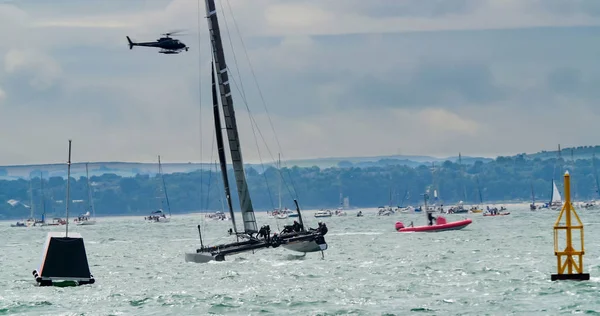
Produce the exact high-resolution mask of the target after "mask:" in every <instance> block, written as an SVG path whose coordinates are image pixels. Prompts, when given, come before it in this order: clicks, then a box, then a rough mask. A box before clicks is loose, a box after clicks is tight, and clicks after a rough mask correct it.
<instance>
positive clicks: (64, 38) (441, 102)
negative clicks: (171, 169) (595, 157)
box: [0, 0, 600, 165]
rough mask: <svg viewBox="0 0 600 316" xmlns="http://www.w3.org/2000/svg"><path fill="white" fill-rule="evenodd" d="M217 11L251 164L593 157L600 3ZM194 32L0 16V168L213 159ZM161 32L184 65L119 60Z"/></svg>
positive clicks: (256, 5) (333, 3)
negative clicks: (557, 153)
mask: <svg viewBox="0 0 600 316" xmlns="http://www.w3.org/2000/svg"><path fill="white" fill-rule="evenodd" d="M198 5H200V8H199V9H200V10H198ZM221 5H222V6H223V7H221ZM217 8H218V10H219V13H220V14H221V13H223V12H224V15H221V20H220V21H221V27H222V29H223V30H222V31H223V37H224V40H225V48H226V50H227V57H228V63H229V68H230V69H231V71H232V73H234V74H236V76H235V79H236V80H235V81H236V83H237V84H238V87H240V83H241V85H242V86H243V90H244V91H245V95H246V98H245V99H246V100H247V104H248V108H249V109H250V111H251V113H252V115H253V118H254V121H255V122H256V123H257V125H258V128H259V130H260V133H259V131H255V132H253V130H252V128H251V124H250V119H249V116H248V111H247V109H246V104H245V102H244V101H243V98H242V97H241V96H240V95H241V93H240V92H239V91H238V90H236V89H235V88H234V102H235V104H236V113H237V117H238V123H239V125H240V134H242V136H241V137H242V148H243V151H244V157H245V159H246V161H248V162H257V161H259V158H262V159H263V160H272V157H276V155H277V152H279V151H281V152H282V155H283V157H284V158H286V159H299V158H313V157H331V156H338V157H339V156H375V155H386V154H416V155H433V156H454V155H456V154H457V153H458V152H462V153H463V155H470V156H474V155H483V156H496V155H498V154H514V153H518V152H526V151H527V152H533V151H538V150H541V149H547V150H552V149H554V148H556V146H557V144H558V143H560V144H561V145H562V146H563V147H567V146H578V145H592V144H598V143H599V142H598V140H597V138H596V136H597V135H598V134H599V133H600V124H598V122H599V119H600V104H598V101H597V100H599V99H600V98H599V97H600V62H599V58H600V40H599V39H600V27H599V25H600V1H597V0H411V1H404V0H371V1H364V0H326V1H323V0H229V1H227V0H217ZM222 9H224V10H222ZM232 12H233V15H232ZM204 16H205V9H204V1H203V0H200V3H198V2H197V1H196V0H104V1H100V0H87V1H81V0H56V1H47V0H12V1H6V0H0V39H1V40H0V108H1V112H0V133H1V135H2V137H0V148H1V152H0V165H6V164H26V163H46V162H48V163H50V162H59V161H64V160H66V157H65V155H66V146H67V139H68V138H72V139H73V144H74V148H73V160H74V161H143V162H150V161H154V160H155V157H156V155H157V154H161V155H162V156H163V160H164V161H167V162H169V161H173V162H176V161H177V162H187V161H199V160H201V159H202V160H204V161H208V160H214V159H215V158H214V157H216V156H215V155H214V154H213V155H212V158H211V152H212V150H211V148H212V146H213V138H214V133H213V123H212V112H211V106H212V105H211V101H210V52H209V50H208V49H209V46H208V44H209V42H208V37H207V33H206V32H207V30H206V29H207V25H206V20H205V18H204ZM199 17H200V19H198V18H199ZM233 17H235V20H234V18H233ZM234 21H235V22H236V24H237V27H236V24H234ZM198 23H199V24H198ZM226 26H227V28H226ZM198 27H200V28H198ZM173 29H185V30H186V33H188V35H186V36H182V37H180V39H181V40H182V41H184V42H185V43H186V44H187V45H188V46H189V47H190V50H189V51H188V52H184V53H182V54H179V55H163V54H159V53H158V50H157V49H152V48H143V47H135V48H134V49H133V50H129V49H128V47H127V41H126V39H125V36H126V35H129V36H130V37H132V38H133V39H135V40H139V41H149V40H155V39H156V38H158V36H159V34H160V33H162V32H165V31H169V30H173ZM227 30H228V31H227ZM238 31H239V32H238ZM228 34H230V37H231V39H232V42H233V48H234V49H233V52H234V53H235V58H234V54H232V49H231V46H230V44H229V36H228ZM240 38H241V39H242V40H243V44H244V45H242V44H241V43H242V42H241V41H240ZM244 47H245V49H246V50H244ZM246 52H247V56H248V58H247V57H246ZM236 60H237V63H238V66H237V67H236V62H235V61H236ZM248 60H249V61H250V63H248ZM249 65H251V66H252V67H251V68H252V69H253V70H254V74H255V76H256V79H257V82H258V86H259V87H260V91H261V92H262V95H263V97H264V100H265V103H266V107H265V106H264V105H263V103H262V101H261V98H260V94H259V93H258V89H257V85H256V84H255V81H254V77H253V75H252V72H251V71H250V69H251V68H250V66H249ZM237 69H239V70H240V73H241V79H240V77H238V76H237V73H238V72H237ZM240 90H241V89H240ZM265 109H267V110H265ZM267 113H268V115H267ZM269 118H270V120H269ZM270 122H272V124H273V126H274V131H273V129H271V124H270ZM201 130H202V132H201ZM255 134H256V135H257V136H256V137H254V135H255ZM261 134H262V137H261V136H260V135H261ZM275 134H276V135H277V138H278V140H279V142H280V144H281V148H279V146H278V145H277V142H276V139H275V137H274V135H275ZM201 137H202V138H201ZM263 138H264V141H265V142H266V143H267V144H268V148H269V150H270V151H269V150H267V149H266V146H265V145H264V142H263ZM256 139H258V140H256ZM257 143H258V145H259V148H260V150H257ZM201 148H202V151H201ZM259 153H260V157H259Z"/></svg>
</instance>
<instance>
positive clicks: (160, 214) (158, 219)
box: [144, 156, 171, 223]
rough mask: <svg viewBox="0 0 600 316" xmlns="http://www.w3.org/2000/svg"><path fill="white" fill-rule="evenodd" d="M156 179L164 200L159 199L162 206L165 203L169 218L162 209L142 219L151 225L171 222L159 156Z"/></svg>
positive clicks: (169, 206)
mask: <svg viewBox="0 0 600 316" xmlns="http://www.w3.org/2000/svg"><path fill="white" fill-rule="evenodd" d="M158 177H159V179H160V182H161V186H162V188H161V191H162V193H163V194H164V200H162V197H161V204H163V202H166V205H167V210H168V211H169V217H167V215H166V214H165V212H164V211H163V209H162V208H160V209H158V210H157V211H154V212H152V213H150V216H146V217H144V219H145V220H146V221H149V222H151V223H168V222H170V221H171V205H170V204H169V195H168V194H167V185H166V183H165V178H164V177H163V172H162V165H161V164H160V156H158Z"/></svg>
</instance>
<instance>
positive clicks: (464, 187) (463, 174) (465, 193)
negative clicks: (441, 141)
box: [458, 153, 467, 203]
mask: <svg viewBox="0 0 600 316" xmlns="http://www.w3.org/2000/svg"><path fill="white" fill-rule="evenodd" d="M458 168H459V169H460V177H461V179H462V187H463V197H464V201H465V203H466V202H467V186H466V185H465V173H464V170H463V167H462V155H461V153H458Z"/></svg>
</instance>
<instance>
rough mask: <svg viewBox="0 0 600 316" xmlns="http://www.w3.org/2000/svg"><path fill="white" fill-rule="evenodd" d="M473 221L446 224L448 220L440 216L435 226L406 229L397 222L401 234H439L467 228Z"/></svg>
mask: <svg viewBox="0 0 600 316" xmlns="http://www.w3.org/2000/svg"><path fill="white" fill-rule="evenodd" d="M471 222H472V220H470V219H468V218H467V219H464V220H461V221H456V222H450V223H448V222H446V219H445V218H444V217H442V216H438V217H437V220H436V223H435V225H427V226H408V227H405V226H404V224H403V223H402V222H396V231H398V232H399V233H407V232H439V231H445V230H458V229H463V228H465V227H467V226H468V225H469V224H471Z"/></svg>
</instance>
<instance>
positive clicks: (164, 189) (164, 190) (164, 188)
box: [158, 155, 171, 216]
mask: <svg viewBox="0 0 600 316" xmlns="http://www.w3.org/2000/svg"><path fill="white" fill-rule="evenodd" d="M158 174H159V175H160V181H161V182H162V187H163V192H164V193H165V202H167V210H169V216H171V204H170V203H169V195H168V194H167V184H166V183H165V177H164V176H163V172H162V165H161V164H160V155H158Z"/></svg>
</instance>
